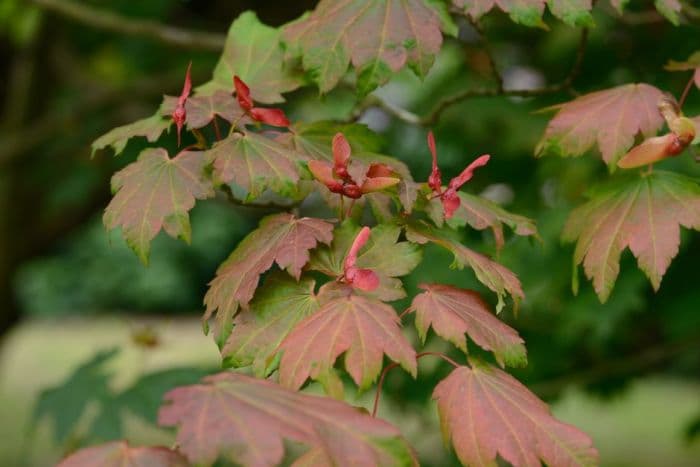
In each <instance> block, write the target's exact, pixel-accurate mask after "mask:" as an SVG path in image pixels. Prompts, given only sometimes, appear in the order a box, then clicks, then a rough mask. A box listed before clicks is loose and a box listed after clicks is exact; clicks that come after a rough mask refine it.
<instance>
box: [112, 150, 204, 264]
mask: <svg viewBox="0 0 700 467" xmlns="http://www.w3.org/2000/svg"><path fill="white" fill-rule="evenodd" d="M205 165H206V159H205V158H204V153H202V152H199V151H182V152H181V153H180V154H178V155H177V156H175V157H173V158H172V159H171V158H170V157H169V156H168V153H167V152H166V150H165V149H162V148H150V149H145V150H144V151H142V152H141V154H140V155H139V158H138V160H137V161H136V162H134V163H132V164H129V165H128V166H126V167H125V168H124V169H122V170H120V171H119V172H117V173H116V174H115V175H114V176H113V177H112V191H113V192H114V193H116V194H115V196H114V198H112V201H111V202H110V203H109V205H108V206H107V209H106V210H105V213H104V218H103V220H104V224H105V226H106V227H107V228H108V229H110V230H111V229H114V228H116V227H121V229H122V235H124V238H125V239H126V242H127V243H128V244H129V246H130V247H131V248H132V249H133V250H134V251H135V252H136V254H137V255H138V256H139V258H141V260H142V261H143V262H144V263H147V262H148V253H149V250H150V242H151V240H152V239H153V238H154V237H155V236H156V234H157V233H158V232H159V231H160V229H161V228H162V229H164V230H165V231H166V232H167V233H168V234H169V235H171V236H173V237H177V238H181V239H183V240H184V241H186V242H189V241H190V237H191V228H190V221H189V216H188V214H187V213H188V212H189V210H190V209H192V208H193V207H194V203H195V200H197V199H204V198H208V197H211V196H213V195H214V189H213V187H212V185H211V182H210V181H209V180H208V179H207V177H206V175H205V173H204V167H205Z"/></svg>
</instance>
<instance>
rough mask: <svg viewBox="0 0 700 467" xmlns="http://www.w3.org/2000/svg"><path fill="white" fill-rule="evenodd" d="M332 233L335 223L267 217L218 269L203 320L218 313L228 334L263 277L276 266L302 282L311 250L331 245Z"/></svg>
mask: <svg viewBox="0 0 700 467" xmlns="http://www.w3.org/2000/svg"><path fill="white" fill-rule="evenodd" d="M332 232H333V224H330V223H329V222H326V221H324V220H321V219H312V218H309V217H302V218H296V217H294V216H293V215H292V214H286V213H282V214H274V215H271V216H267V217H265V218H264V219H263V220H262V221H260V226H259V227H258V228H257V229H256V230H254V231H252V232H251V233H249V234H248V236H247V237H246V238H244V239H243V240H242V241H241V242H240V243H239V244H238V246H237V247H236V249H235V250H233V253H231V255H230V256H229V257H228V259H227V260H226V261H224V263H223V264H222V265H221V266H219V269H218V270H217V271H216V277H215V278H214V279H213V280H212V281H211V282H210V283H209V290H208V291H207V294H206V295H205V297H204V304H205V305H206V311H205V313H204V317H203V320H204V321H205V322H206V321H207V320H208V319H209V318H210V317H211V316H212V315H213V314H214V312H217V321H218V323H219V327H220V331H223V332H225V329H226V328H227V327H228V326H229V324H230V322H231V319H232V318H233V316H234V315H235V314H236V312H237V311H238V307H239V306H242V307H248V303H249V302H250V300H251V299H252V298H253V295H254V294H255V289H256V288H257V286H258V278H259V276H260V274H262V273H263V272H265V271H267V270H268V269H270V268H271V267H272V265H273V264H275V263H276V264H277V265H278V266H279V267H280V269H286V270H287V272H289V274H290V275H291V276H292V277H294V278H295V279H297V280H299V277H300V276H301V269H302V267H304V265H305V264H306V263H307V262H308V261H309V250H312V249H313V248H315V247H316V245H317V244H318V242H321V243H326V244H329V243H330V242H331V239H332V238H333V233H332Z"/></svg>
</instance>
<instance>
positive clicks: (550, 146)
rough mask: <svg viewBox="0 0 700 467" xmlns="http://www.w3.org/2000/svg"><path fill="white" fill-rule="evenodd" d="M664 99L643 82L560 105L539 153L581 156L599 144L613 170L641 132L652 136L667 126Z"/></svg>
mask: <svg viewBox="0 0 700 467" xmlns="http://www.w3.org/2000/svg"><path fill="white" fill-rule="evenodd" d="M662 98H663V93H662V92H661V91H660V90H658V89H657V88H655V87H654V86H651V85H648V84H643V83H639V84H626V85H624V86H618V87H615V88H612V89H606V90H604V91H597V92H593V93H590V94H585V95H583V96H581V97H578V98H576V99H574V100H573V101H571V102H567V103H565V104H562V105H561V106H559V111H558V112H557V114H556V116H555V117H554V118H553V119H552V120H551V121H550V122H549V124H548V125H547V130H546V131H545V134H544V136H543V137H542V140H541V141H540V143H539V144H538V146H537V149H536V150H535V152H536V154H537V155H538V156H542V155H546V154H550V153H553V154H557V155H560V156H580V155H582V154H583V153H585V152H587V151H588V150H590V149H591V148H592V147H593V146H594V145H597V146H598V148H599V149H600V152H601V154H602V156H603V160H604V161H605V162H606V163H607V164H608V166H609V167H610V168H611V169H612V168H613V167H615V164H617V161H618V159H619V158H620V157H621V156H623V155H624V154H625V153H626V152H627V151H628V150H629V149H630V148H631V147H632V145H633V144H634V138H635V136H636V135H637V134H638V133H642V134H643V135H644V137H650V136H653V135H654V134H656V131H657V130H659V129H660V128H661V127H662V126H663V123H664V119H663V117H662V116H661V113H660V112H659V110H658V104H659V103H660V102H661V100H662Z"/></svg>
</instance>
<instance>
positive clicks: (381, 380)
mask: <svg viewBox="0 0 700 467" xmlns="http://www.w3.org/2000/svg"><path fill="white" fill-rule="evenodd" d="M404 313H405V312H404ZM427 355H432V356H435V357H440V358H442V359H443V360H445V361H446V362H448V363H450V364H451V365H452V366H453V367H455V368H459V367H460V366H461V365H460V364H459V363H457V362H455V361H454V360H452V359H451V358H450V357H448V356H447V355H445V354H444V353H442V352H420V353H417V354H416V360H420V359H421V358H422V357H425V356H427ZM397 366H399V364H398V363H396V362H391V363H390V364H388V365H387V366H386V367H385V368H384V370H382V374H381V375H380V376H379V382H378V383H377V392H376V393H375V394H374V405H373V406H372V416H373V417H376V416H377V410H378V409H379V399H380V398H381V395H382V387H383V386H384V378H386V375H387V373H389V372H390V371H391V370H393V369H394V368H396V367H397Z"/></svg>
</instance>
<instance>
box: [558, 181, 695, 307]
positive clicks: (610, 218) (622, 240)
mask: <svg viewBox="0 0 700 467" xmlns="http://www.w3.org/2000/svg"><path fill="white" fill-rule="evenodd" d="M681 225H682V226H684V227H686V228H692V229H696V230H697V229H700V186H698V184H697V183H696V182H695V181H694V180H692V179H690V178H687V177H684V176H682V175H677V174H674V173H670V172H663V171H654V172H653V173H652V174H650V175H648V176H645V177H633V178H631V179H629V180H627V181H625V182H623V183H619V182H618V183H614V184H611V185H607V186H605V187H602V188H600V189H598V190H595V191H593V192H592V193H591V200H590V201H589V202H588V203H586V204H584V205H583V206H580V207H578V208H577V209H575V210H574V211H573V212H572V213H571V215H570V216H569V220H568V222H567V224H566V226H565V227H564V233H563V237H564V239H565V240H567V241H574V240H577V244H576V251H575V253H574V263H575V264H576V265H578V264H581V263H583V268H584V270H585V271H586V275H587V276H588V277H589V278H590V279H592V280H593V287H594V288H595V290H596V292H597V293H598V296H599V297H600V300H601V301H602V302H605V301H606V300H607V299H608V297H609V295H610V292H611V291H612V288H613V286H614V284H615V280H616V279H617V275H618V273H619V272H620V264H619V262H620V254H621V253H622V251H623V250H624V249H625V248H627V247H629V249H630V250H631V251H632V253H633V254H634V256H635V257H636V258H637V263H638V264H639V267H640V268H641V269H642V271H644V273H645V274H646V275H647V277H648V278H649V280H650V281H651V283H652V285H653V286H654V289H658V288H659V286H660V284H661V279H662V277H663V275H664V273H665V272H666V269H667V268H668V266H669V264H670V263H671V260H672V259H673V258H674V257H675V256H676V254H678V247H679V244H680V226H681Z"/></svg>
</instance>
